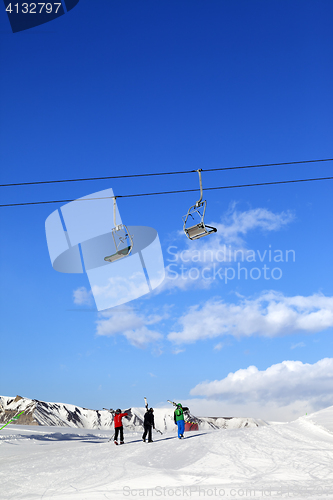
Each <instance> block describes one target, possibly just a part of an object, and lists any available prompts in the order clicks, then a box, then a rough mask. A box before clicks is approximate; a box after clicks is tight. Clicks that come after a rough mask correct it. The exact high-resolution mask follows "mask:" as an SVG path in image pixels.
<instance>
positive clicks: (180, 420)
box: [174, 403, 189, 439]
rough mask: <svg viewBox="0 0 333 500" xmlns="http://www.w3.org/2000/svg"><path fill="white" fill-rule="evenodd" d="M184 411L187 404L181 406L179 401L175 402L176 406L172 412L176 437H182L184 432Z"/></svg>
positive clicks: (186, 409)
mask: <svg viewBox="0 0 333 500" xmlns="http://www.w3.org/2000/svg"><path fill="white" fill-rule="evenodd" d="M184 411H189V409H188V408H187V406H184V407H183V406H182V405H181V403H178V404H177V408H176V409H175V412H174V420H175V424H176V425H177V426H178V437H179V439H182V438H183V437H184V432H185V420H184Z"/></svg>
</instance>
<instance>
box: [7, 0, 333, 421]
mask: <svg viewBox="0 0 333 500" xmlns="http://www.w3.org/2000/svg"><path fill="white" fill-rule="evenodd" d="M332 14H333V6H332V3H331V2H330V1H318V2H316V3H315V4H314V3H313V2H310V1H307V0H302V1H294V2H287V1H281V0H279V1H274V0H272V1H270V2H266V1H259V0H253V1H250V2H249V1H238V0H235V1H233V2H227V1H224V0H210V1H209V2H204V1H197V0H190V1H186V0H183V1H181V2H180V1H178V0H177V1H170V0H168V1H164V0H159V2H156V1H155V0H146V1H144V2H143V1H142V2H138V1H137V0H135V1H134V0H132V1H131V0H124V1H122V2H115V1H113V0H112V1H108V2H104V1H102V0H95V1H94V2H93V4H92V2H88V1H87V0H80V2H79V4H78V5H77V6H76V7H75V8H74V9H73V10H72V11H70V12H69V13H67V14H66V15H64V16H62V17H60V18H58V19H56V20H54V21H52V22H50V23H48V24H44V25H42V26H40V27H36V28H33V29H31V30H27V31H23V32H20V33H15V34H12V33H11V31H10V25H9V21H8V19H7V17H6V13H5V11H4V9H2V11H1V15H0V17H1V19H0V21H1V25H0V43H1V67H2V68H3V71H2V78H1V96H2V97H1V122H0V126H1V139H0V141H1V144H0V155H1V156H0V160H1V183H2V184H4V183H15V182H29V181H38V180H50V179H66V178H84V177H99V176H109V175H110V176H111V175H122V174H124V175H125V174H135V173H146V172H167V171H183V170H194V169H198V168H202V169H209V168H219V167H225V166H236V165H251V164H264V163H275V162H288V161H290V162H292V161H299V160H307V159H319V158H332V136H333V130H332V123H333V122H332V111H333V100H332V88H333V69H332V60H333V53H332V52H333V37H332V29H331V19H332ZM325 176H332V163H331V162H327V163H316V164H308V165H306V164H303V165H289V166H281V167H267V168H260V169H248V170H235V171H225V172H206V173H205V172H203V182H204V187H205V186H207V187H213V186H222V185H234V184H247V183H259V182H270V181H278V180H285V179H301V178H311V177H325ZM331 182H332V181H320V182H312V183H300V184H289V185H280V186H279V185H276V186H266V187H253V188H242V189H233V190H232V189H230V190H229V189H228V190H220V191H207V192H206V193H205V198H206V199H207V203H208V205H207V217H206V219H207V223H209V222H211V223H215V224H216V227H217V228H218V232H217V234H216V235H212V236H209V237H207V238H203V239H202V240H200V241H198V242H190V241H188V240H187V239H186V237H185V236H184V235H183V234H182V233H181V230H182V216H183V215H184V214H185V213H186V211H187V209H188V208H189V206H190V205H192V204H193V203H194V202H195V201H196V200H197V194H196V193H192V194H191V193H186V194H175V195H164V196H156V197H145V198H123V199H120V200H118V206H119V210H120V213H121V216H122V219H123V221H126V223H127V224H129V225H145V226H151V227H153V228H155V229H156V230H157V231H158V234H159V237H160V241H161V245H162V250H163V255H164V260H165V265H166V266H168V265H170V264H171V265H172V266H173V267H171V268H170V269H171V270H173V271H174V273H175V272H177V273H179V272H180V265H181V264H183V265H184V266H185V268H186V269H187V271H189V270H190V269H192V268H193V269H196V270H194V271H192V276H196V277H197V279H188V280H182V279H180V278H179V276H178V279H176V280H175V279H171V278H170V275H169V278H167V279H166V280H165V282H164V283H163V284H162V285H161V287H159V288H158V289H157V290H155V291H154V292H153V293H152V294H151V295H147V296H144V297H142V298H141V299H137V300H135V301H132V302H130V303H128V304H126V306H124V307H122V308H117V309H110V310H109V311H106V312H103V313H98V312H97V310H96V308H95V306H94V302H93V300H92V297H91V294H90V288H89V283H88V279H87V276H86V275H82V274H78V275H75V274H61V273H57V272H56V271H54V270H53V268H52V265H51V263H50V258H49V255H48V250H47V245H46V238H45V220H46V218H47V217H48V216H49V214H50V213H51V212H52V211H54V210H56V209H57V208H59V207H60V205H61V204H54V205H53V204H52V205H37V206H26V207H12V208H10V207H8V208H1V212H0V216H1V237H2V238H1V239H2V244H1V281H2V287H1V337H2V341H1V353H2V356H1V366H0V378H1V386H0V393H1V394H3V395H7V396H14V395H16V394H20V395H22V396H26V397H30V398H36V399H42V400H45V401H61V402H65V403H66V402H67V403H73V404H77V405H80V406H84V407H90V408H102V407H121V408H123V407H128V406H140V405H142V404H143V397H144V396H147V397H148V398H149V402H150V404H152V405H158V404H161V403H163V402H165V401H166V399H174V400H175V399H177V400H178V399H179V400H182V401H185V402H187V403H188V404H189V405H190V408H191V410H192V411H193V413H196V414H198V415H200V414H201V415H208V414H213V413H214V414H219V415H242V416H257V417H262V418H271V419H274V418H276V419H281V420H283V419H288V418H295V417H297V416H299V415H300V414H302V413H304V412H309V411H312V410H317V409H319V408H322V407H325V406H328V405H332V404H333V393H332V390H331V388H330V387H332V378H333V367H332V354H331V353H332V336H331V335H332V326H333V305H332V301H333V298H332V297H333V286H332V260H331V248H332V223H331V214H332V208H333V206H332V184H331ZM197 186H198V179H197V174H186V175H177V176H165V177H149V178H139V179H126V180H124V179H119V180H113V181H91V182H77V183H67V184H50V185H42V186H29V187H27V186H22V187H6V188H4V187H2V188H0V189H1V200H2V203H19V202H25V201H27V202H28V201H36V200H38V201H39V200H61V199H75V198H79V197H82V196H85V195H88V194H90V193H93V192H96V191H99V190H103V189H107V188H109V187H111V188H112V189H113V190H114V192H115V194H117V195H124V194H132V193H143V192H150V191H154V192H155V191H165V190H182V189H191V188H193V189H194V188H196V187H197ZM224 245H226V246H227V248H230V249H231V250H232V251H234V250H237V249H238V250H243V251H244V252H246V251H247V250H253V251H254V252H255V253H256V256H257V260H256V261H255V262H247V263H241V264H244V266H246V267H247V271H248V279H245V278H244V276H245V271H243V275H241V278H240V279H237V266H238V262H227V263H219V262H218V261H217V260H216V259H215V260H213V262H209V263H207V262H204V259H203V251H204V250H205V249H206V250H207V249H208V250H209V249H210V250H211V251H214V252H215V254H214V255H215V257H216V255H217V254H216V252H218V251H219V250H220V251H221V249H222V251H223V248H224ZM185 250H186V251H187V252H186V253H183V254H182V256H183V257H185V259H187V260H188V259H190V261H189V262H181V260H180V258H181V257H180V253H181V252H182V251H185ZM265 250H266V257H265V259H264V261H263V262H260V259H259V256H258V253H257V252H258V251H259V252H260V255H261V256H263V255H264V252H265ZM269 250H271V251H272V252H274V251H276V250H281V254H279V255H283V256H284V260H285V253H286V251H287V250H292V251H293V252H294V253H293V254H289V255H294V256H295V258H294V259H292V260H289V262H281V261H280V262H275V263H274V265H273V262H269V260H268V259H269ZM193 251H197V253H196V257H195V258H194V259H193V253H192V252H193ZM176 252H177V253H178V254H179V259H178V261H177V262H173V260H172V259H175V255H174V254H175V253H176ZM200 252H201V253H200ZM272 255H273V256H276V255H277V253H275V254H274V253H272ZM198 256H199V257H198ZM191 259H193V260H191ZM214 264H215V265H216V266H221V267H222V270H221V272H220V275H217V276H215V279H210V280H206V279H203V278H202V269H203V268H204V267H207V265H208V268H209V269H210V271H206V274H205V276H208V275H209V276H210V277H212V276H214V275H213V274H211V269H212V266H214ZM265 264H266V266H267V267H269V268H270V271H269V273H268V271H267V273H268V274H266V276H267V277H269V278H270V279H267V278H266V279H265V277H264V274H263V272H262V271H261V276H260V277H259V278H258V279H251V278H249V273H250V272H251V269H252V268H254V267H256V268H259V269H262V267H263V265H265ZM226 267H228V268H230V269H234V270H235V273H236V274H235V276H236V278H235V279H230V280H229V281H227V282H226V280H225V273H226V270H225V268H226ZM274 267H276V268H279V269H281V272H280V271H275V276H276V277H277V276H278V277H279V279H274V278H273V277H272V276H271V274H270V273H271V269H272V268H274ZM215 269H216V267H215ZM228 272H229V276H232V273H233V271H232V270H229V271H228ZM228 272H227V273H228ZM256 273H257V274H256ZM252 275H253V276H255V277H256V276H257V275H258V272H257V271H254V272H253V273H252ZM173 276H175V274H173ZM79 292H80V293H79ZM75 297H76V300H75ZM78 297H80V299H78ZM326 358H327V359H326ZM287 361H290V363H286V362H287ZM249 367H255V368H249ZM240 370H243V371H240ZM256 370H257V371H256ZM214 381H215V382H214ZM272 387H274V388H275V390H273V389H272Z"/></svg>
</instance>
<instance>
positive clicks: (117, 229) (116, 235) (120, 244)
mask: <svg viewBox="0 0 333 500" xmlns="http://www.w3.org/2000/svg"><path fill="white" fill-rule="evenodd" d="M113 221H114V228H113V229H112V231H111V233H112V238H113V242H114V246H115V249H116V252H115V253H113V254H112V255H109V256H108V257H104V260H105V261H107V262H115V261H116V260H119V259H122V258H123V257H127V256H128V255H129V254H130V253H131V251H132V248H133V238H132V236H131V235H130V233H129V231H128V229H127V227H126V226H125V225H124V224H118V225H117V222H116V196H114V197H113Z"/></svg>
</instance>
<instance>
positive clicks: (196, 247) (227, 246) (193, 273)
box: [158, 204, 294, 293]
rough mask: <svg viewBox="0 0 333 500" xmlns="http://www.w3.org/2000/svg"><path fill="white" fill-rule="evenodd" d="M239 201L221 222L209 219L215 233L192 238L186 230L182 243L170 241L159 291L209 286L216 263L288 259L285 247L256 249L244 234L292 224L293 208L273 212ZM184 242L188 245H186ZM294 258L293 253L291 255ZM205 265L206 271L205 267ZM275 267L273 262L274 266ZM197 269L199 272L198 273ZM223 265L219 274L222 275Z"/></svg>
mask: <svg viewBox="0 0 333 500" xmlns="http://www.w3.org/2000/svg"><path fill="white" fill-rule="evenodd" d="M235 207H236V204H232V205H231V206H230V208H229V210H228V211H227V212H226V214H225V215H223V216H222V217H221V222H209V223H208V224H209V225H210V226H213V227H216V228H217V233H214V235H212V236H209V237H205V238H201V239H199V240H195V241H189V240H188V239H187V238H186V237H185V235H184V233H180V232H179V234H181V235H182V239H181V241H182V247H180V246H179V245H178V244H176V243H178V241H179V240H178V241H177V242H175V244H173V245H169V247H168V248H167V252H166V255H165V258H166V266H167V267H166V278H165V280H164V282H163V285H162V286H161V287H160V289H159V291H158V293H160V292H161V291H164V290H166V289H167V290H172V289H179V290H183V291H184V290H187V289H189V288H191V289H192V288H209V287H211V285H212V284H213V282H214V278H213V277H212V273H209V272H208V273H207V270H208V269H212V268H213V267H215V265H218V266H219V267H221V266H223V265H229V264H230V263H235V262H237V261H240V260H244V261H247V259H249V260H248V262H264V261H265V262H267V261H269V262H275V260H274V259H280V260H277V261H278V262H281V261H283V260H285V259H286V251H285V252H283V251H282V250H280V249H272V248H270V247H269V246H268V248H266V249H261V250H253V249H248V248H247V245H246V242H245V239H244V238H245V236H246V235H247V233H249V232H250V231H254V230H261V231H265V232H267V231H278V230H280V229H281V228H282V227H283V226H286V225H287V224H289V223H290V222H291V221H292V220H293V219H294V215H293V214H292V212H290V211H285V212H280V213H273V212H271V211H270V210H267V209H265V208H256V209H250V210H247V211H243V212H240V211H237V210H236V208H235ZM183 243H184V244H185V248H184V247H183ZM289 258H290V259H291V258H292V257H291V256H289ZM203 267H205V268H206V274H205V273H203V272H202V268H203ZM273 267H274V266H273ZM198 270H200V272H199V273H198ZM223 274H224V271H223V270H222V269H221V271H220V272H219V276H220V277H221V276H223Z"/></svg>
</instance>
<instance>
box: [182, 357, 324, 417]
mask: <svg viewBox="0 0 333 500" xmlns="http://www.w3.org/2000/svg"><path fill="white" fill-rule="evenodd" d="M332 387H333V358H325V359H321V360H320V361H318V362H317V363H314V364H308V363H302V362H301V361H283V362H282V363H278V364H275V365H272V366H270V367H269V368H267V369H266V370H263V371H260V370H258V368H257V367H255V366H249V367H248V368H246V369H242V370H238V371H236V372H234V373H229V375H228V376H227V377H225V378H224V379H222V380H214V381H212V382H209V381H208V382H202V383H200V384H198V385H196V386H195V387H194V388H193V389H192V390H191V391H190V394H191V395H192V396H202V397H204V398H205V399H204V401H213V402H217V403H218V402H219V401H220V400H222V401H223V402H224V403H223V404H224V407H225V409H227V408H228V410H226V411H225V412H226V413H227V412H228V413H229V415H230V411H231V409H232V411H233V412H236V413H238V416H240V411H241V412H245V413H243V415H242V416H251V415H250V414H249V411H250V408H251V411H252V412H253V411H254V409H255V414H256V417H258V418H264V419H265V418H269V419H272V418H273V419H274V413H273V412H272V410H273V409H274V411H275V412H276V411H277V409H278V408H280V411H279V416H280V418H281V416H282V415H285V417H286V418H283V420H288V419H290V418H291V417H292V415H295V417H294V418H296V416H298V415H297V412H301V414H302V413H303V414H304V413H305V412H308V413H309V412H312V411H318V410H319V409H322V408H325V407H327V406H330V405H332V404H333V389H332ZM199 401H200V400H199ZM217 405H218V406H219V403H218V404H217ZM191 410H192V408H191ZM246 412H247V413H246ZM268 413H269V416H268ZM233 416H235V415H233ZM252 416H254V415H253V413H252ZM275 419H276V420H277V418H275Z"/></svg>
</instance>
